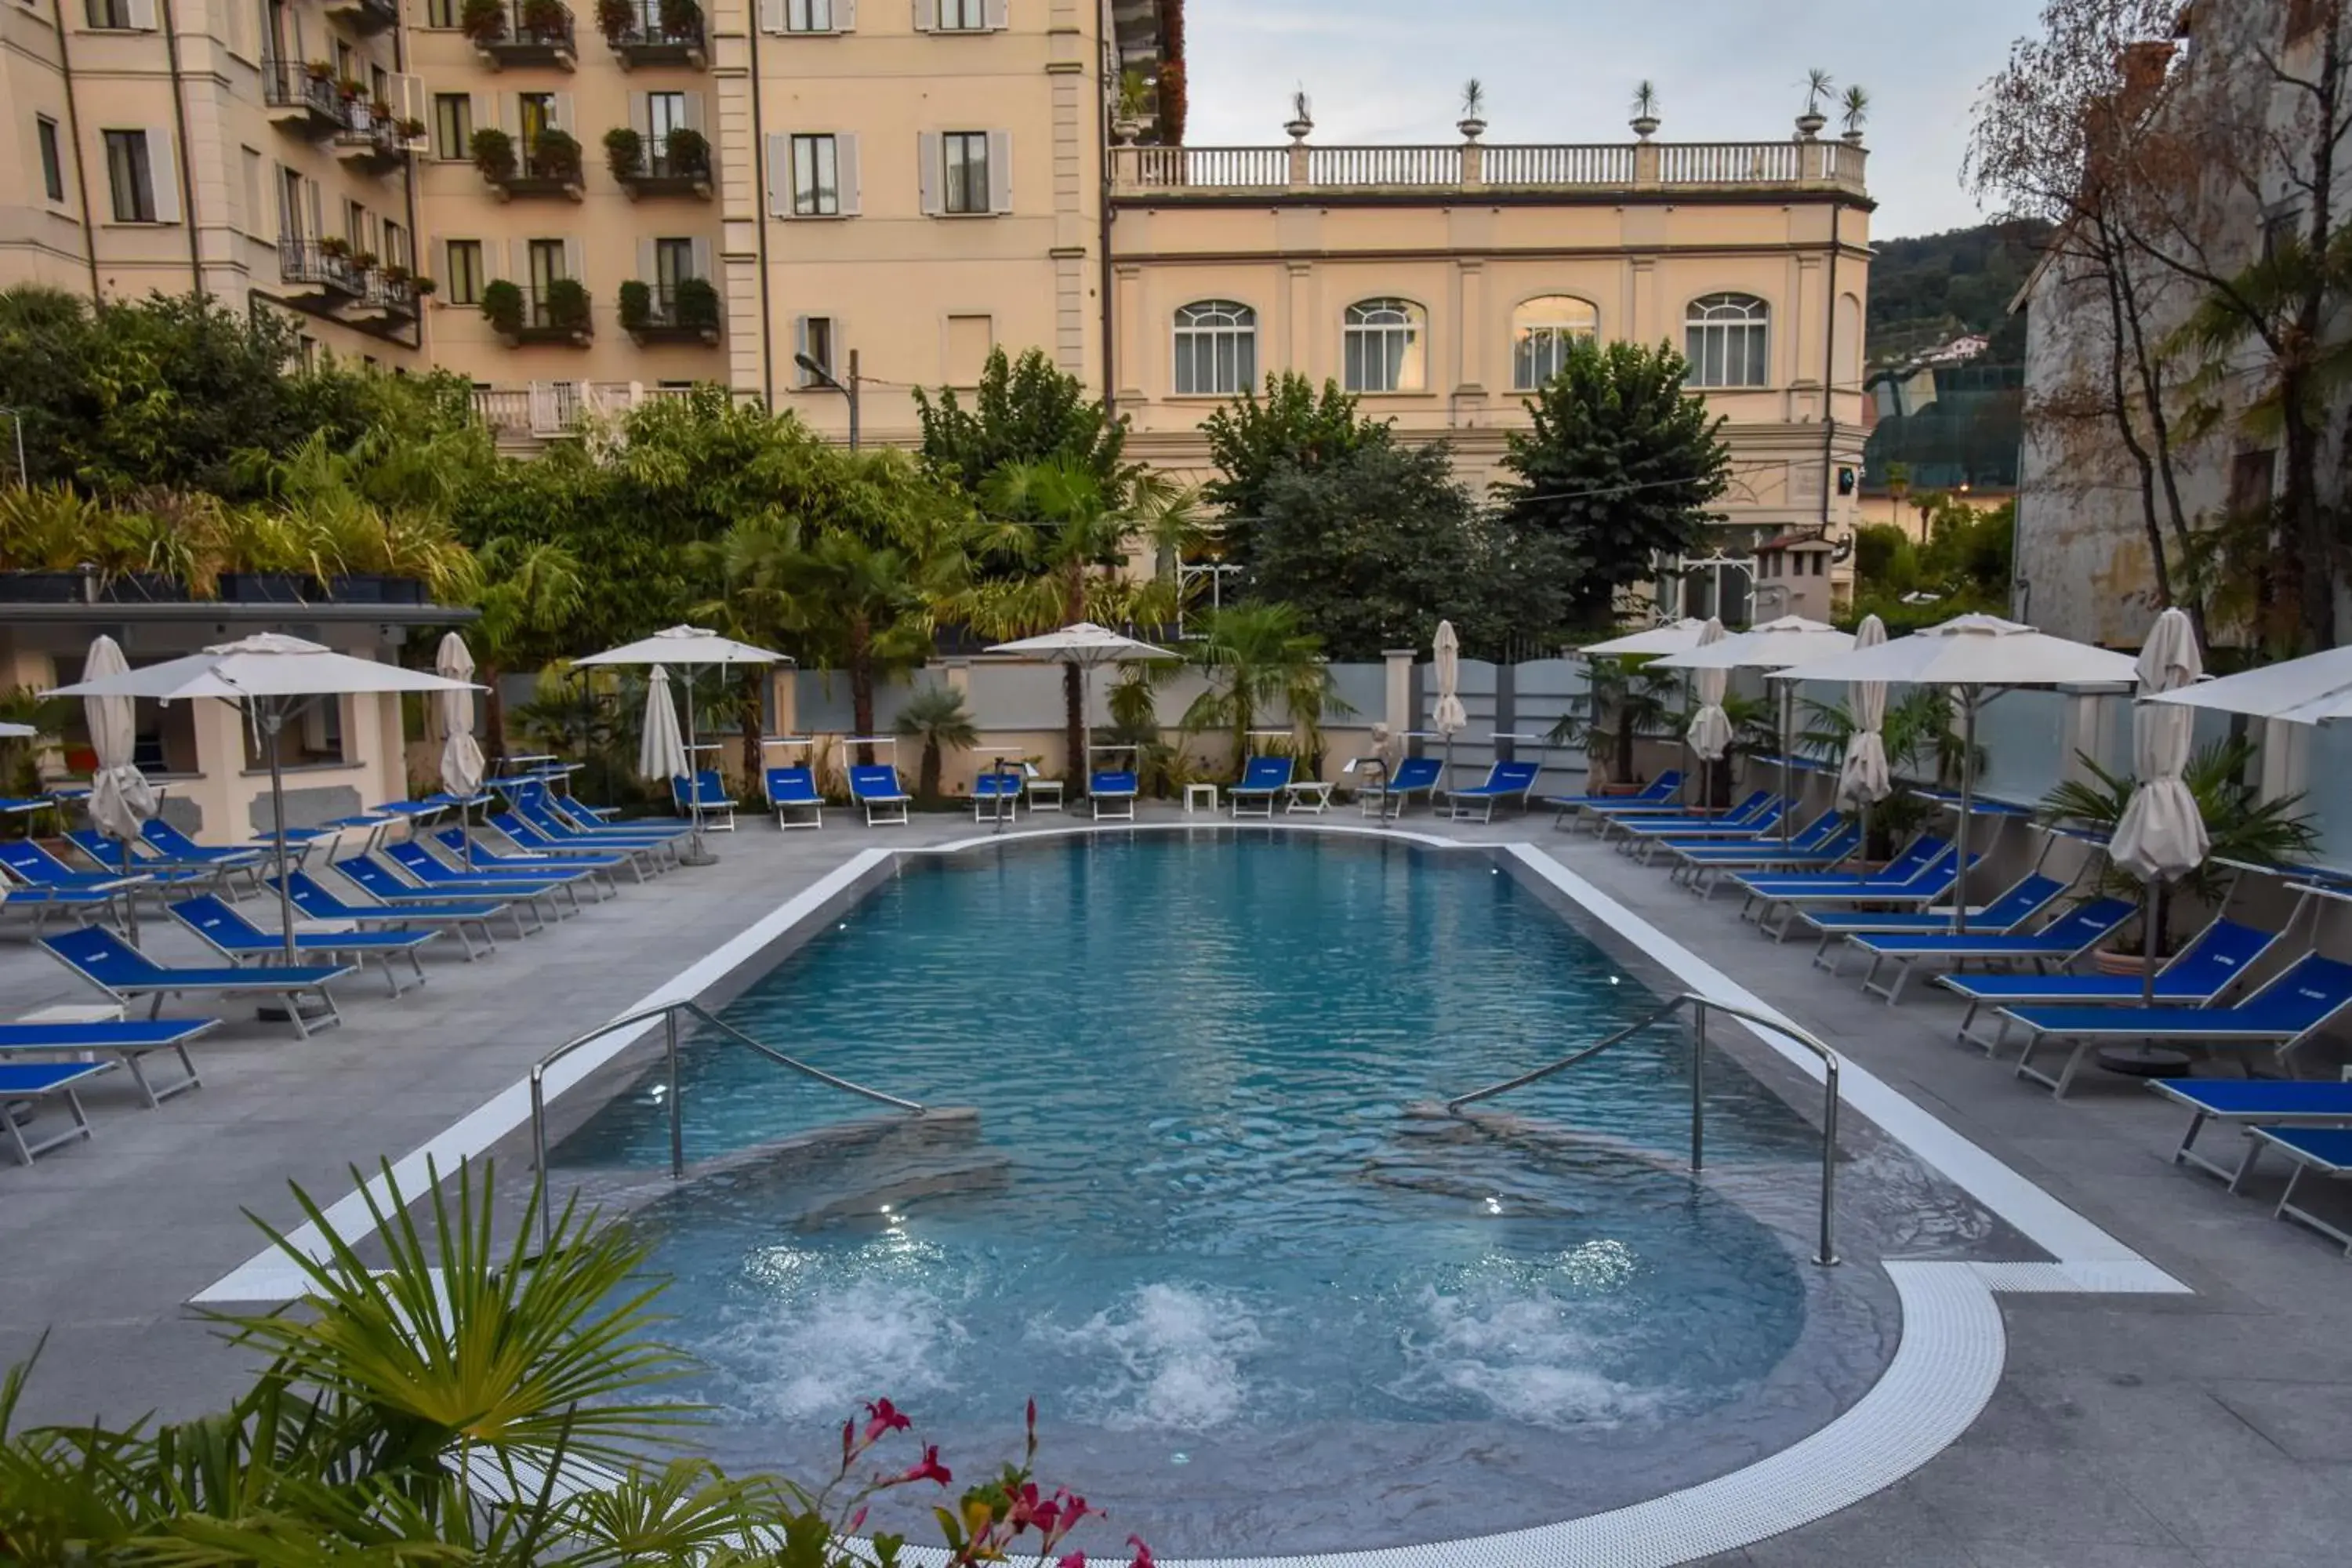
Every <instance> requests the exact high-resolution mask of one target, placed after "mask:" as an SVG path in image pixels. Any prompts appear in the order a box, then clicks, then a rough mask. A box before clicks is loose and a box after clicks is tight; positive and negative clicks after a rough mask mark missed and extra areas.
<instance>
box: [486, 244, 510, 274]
mask: <svg viewBox="0 0 2352 1568" xmlns="http://www.w3.org/2000/svg"><path fill="white" fill-rule="evenodd" d="M513 276H514V272H513V270H512V269H511V268H509V267H508V266H507V247H505V246H503V245H501V244H499V242H498V241H497V240H495V239H486V240H484V241H482V281H483V282H484V283H486V284H487V283H489V282H492V281H493V280H495V279H500V278H512V277H513Z"/></svg>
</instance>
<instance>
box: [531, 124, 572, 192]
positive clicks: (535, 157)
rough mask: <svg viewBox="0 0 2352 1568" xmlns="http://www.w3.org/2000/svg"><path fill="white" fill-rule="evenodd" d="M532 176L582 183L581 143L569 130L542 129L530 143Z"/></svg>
mask: <svg viewBox="0 0 2352 1568" xmlns="http://www.w3.org/2000/svg"><path fill="white" fill-rule="evenodd" d="M530 177H531V178H532V179H534V180H561V181H562V182H563V183H564V184H579V183H580V143H579V142H576V141H574V140H573V139H572V133H571V132H568V131H542V132H540V133H539V135H538V136H537V137H536V138H534V139H533V140H532V142H531V144H530Z"/></svg>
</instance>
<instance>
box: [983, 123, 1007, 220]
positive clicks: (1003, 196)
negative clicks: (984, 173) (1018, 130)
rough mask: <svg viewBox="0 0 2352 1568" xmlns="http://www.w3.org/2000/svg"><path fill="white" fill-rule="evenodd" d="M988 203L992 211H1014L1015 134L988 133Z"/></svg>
mask: <svg viewBox="0 0 2352 1568" xmlns="http://www.w3.org/2000/svg"><path fill="white" fill-rule="evenodd" d="M988 203H989V207H990V210H992V211H994V212H1001V213H1009V212H1011V211H1012V210H1013V132H1010V131H992V132H989V133H988Z"/></svg>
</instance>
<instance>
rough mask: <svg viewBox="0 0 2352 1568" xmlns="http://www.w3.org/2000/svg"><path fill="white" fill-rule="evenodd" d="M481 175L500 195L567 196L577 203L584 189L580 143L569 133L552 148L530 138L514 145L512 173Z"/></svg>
mask: <svg viewBox="0 0 2352 1568" xmlns="http://www.w3.org/2000/svg"><path fill="white" fill-rule="evenodd" d="M481 174H482V178H483V179H485V180H487V181H488V182H489V183H490V184H491V185H493V186H495V187H496V188H497V190H498V191H499V195H502V196H569V197H571V198H572V200H573V201H575V202H576V201H579V200H581V199H582V198H583V196H584V195H586V191H587V187H586V185H585V184H583V179H582V174H581V152H580V144H579V143H578V142H574V141H572V139H571V137H570V136H569V135H568V134H567V135H566V136H564V137H563V138H562V141H561V142H558V143H557V144H556V145H555V146H553V147H549V146H546V145H543V144H542V143H541V142H537V141H532V142H525V143H524V144H523V145H521V146H520V147H519V148H517V149H516V157H515V161H514V169H513V172H512V173H509V174H492V173H491V172H490V171H489V170H488V169H483V170H482V172H481Z"/></svg>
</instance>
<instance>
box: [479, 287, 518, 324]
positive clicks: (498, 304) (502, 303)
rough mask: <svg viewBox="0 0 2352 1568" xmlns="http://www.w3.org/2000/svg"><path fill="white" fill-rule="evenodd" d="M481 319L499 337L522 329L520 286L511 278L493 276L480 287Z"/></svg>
mask: <svg viewBox="0 0 2352 1568" xmlns="http://www.w3.org/2000/svg"><path fill="white" fill-rule="evenodd" d="M482 319H483V320H484V321H488V322H489V323H490V330H491V331H495V332H497V333H498V334H499V336H501V337H509V338H510V337H513V336H514V335H515V334H516V333H517V332H520V331H522V288H521V286H520V284H517V283H516V282H514V281H513V280H512V279H507V278H494V279H491V280H490V281H489V282H488V284H487V285H485V286H484V287H483V289H482Z"/></svg>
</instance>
